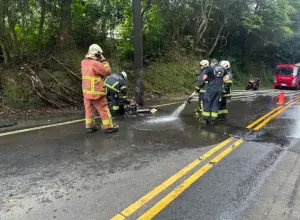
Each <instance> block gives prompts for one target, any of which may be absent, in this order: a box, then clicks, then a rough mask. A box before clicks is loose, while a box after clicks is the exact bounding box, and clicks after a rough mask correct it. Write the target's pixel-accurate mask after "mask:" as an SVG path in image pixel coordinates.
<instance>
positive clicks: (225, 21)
mask: <svg viewBox="0 0 300 220" xmlns="http://www.w3.org/2000/svg"><path fill="white" fill-rule="evenodd" d="M226 24H227V19H225V20H224V22H223V24H222V26H221V27H220V29H219V32H218V35H217V37H216V39H215V42H214V44H213V46H212V47H211V49H210V51H209V52H208V54H207V56H210V55H211V54H212V53H213V52H214V50H215V48H216V46H217V44H218V41H219V39H220V35H221V33H222V31H223V29H224V27H225V25H226Z"/></svg>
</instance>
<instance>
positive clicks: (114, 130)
mask: <svg viewBox="0 0 300 220" xmlns="http://www.w3.org/2000/svg"><path fill="white" fill-rule="evenodd" d="M118 131H119V126H118V125H115V126H114V127H112V128H108V129H105V132H106V133H107V134H110V133H114V132H118Z"/></svg>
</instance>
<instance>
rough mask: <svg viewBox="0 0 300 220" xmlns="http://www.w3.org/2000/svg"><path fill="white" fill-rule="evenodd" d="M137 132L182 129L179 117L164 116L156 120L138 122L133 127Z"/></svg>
mask: <svg viewBox="0 0 300 220" xmlns="http://www.w3.org/2000/svg"><path fill="white" fill-rule="evenodd" d="M134 127H135V128H136V129H138V130H145V131H162V130H173V129H175V130H182V129H183V128H184V126H183V124H182V122H181V120H180V118H179V117H177V118H176V117H172V116H165V117H158V118H149V119H148V120H145V121H142V122H139V123H137V124H135V126H134Z"/></svg>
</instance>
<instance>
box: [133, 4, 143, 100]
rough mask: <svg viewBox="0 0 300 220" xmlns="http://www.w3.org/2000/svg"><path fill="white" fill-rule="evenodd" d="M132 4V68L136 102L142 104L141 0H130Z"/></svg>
mask: <svg viewBox="0 0 300 220" xmlns="http://www.w3.org/2000/svg"><path fill="white" fill-rule="evenodd" d="M132 5H133V32H134V70H135V77H136V84H135V92H136V94H135V99H136V102H137V104H139V105H141V106H143V105H144V99H143V95H144V89H143V37H142V14H141V10H142V3H141V0H132Z"/></svg>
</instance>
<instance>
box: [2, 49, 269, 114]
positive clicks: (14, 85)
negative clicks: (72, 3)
mask: <svg viewBox="0 0 300 220" xmlns="http://www.w3.org/2000/svg"><path fill="white" fill-rule="evenodd" d="M85 53H86V51H73V52H72V51H71V52H68V53H67V54H64V55H61V56H59V57H58V58H59V60H61V61H62V62H63V63H64V64H66V65H67V66H68V67H69V68H71V69H72V70H73V71H74V72H75V73H78V74H80V62H81V60H82V59H83V58H84V56H85ZM107 59H108V61H109V62H110V64H111V67H112V71H113V72H120V71H122V70H125V71H126V72H127V73H128V88H129V96H133V94H134V90H135V89H134V88H135V77H134V71H133V70H132V63H129V62H127V63H124V62H123V63H121V62H120V61H119V60H117V59H114V58H113V57H112V58H109V57H108V58H107ZM47 69H48V70H52V71H51V72H52V73H53V75H55V76H56V77H57V78H58V79H59V80H60V82H63V83H64V84H66V85H68V86H72V87H73V88H74V89H75V88H76V89H78V90H80V89H81V88H80V87H81V86H80V82H79V83H78V85H77V84H76V85H74V82H73V81H72V80H70V78H69V76H68V74H67V73H66V72H65V71H64V70H62V68H61V67H60V66H59V65H57V63H55V62H53V64H50V65H49V68H47ZM199 71H200V70H199V61H198V60H197V59H193V58H182V59H180V60H179V61H178V60H177V61H176V60H173V61H169V62H156V63H153V64H151V65H150V66H148V67H147V68H145V69H144V88H145V95H147V96H148V95H152V94H154V95H156V94H159V96H180V95H184V94H185V93H186V92H188V93H191V92H192V91H193V90H194V87H195V84H196V82H197V76H196V75H198V74H199ZM250 74H252V75H253V76H256V77H259V78H260V79H261V80H262V84H261V88H271V86H272V79H273V74H272V70H271V69H270V68H268V67H266V66H264V65H262V64H250V65H249V72H248V73H244V72H241V71H239V69H238V68H237V67H236V66H235V65H234V64H233V83H234V85H233V89H245V87H246V85H247V83H248V77H249V75H250ZM39 75H40V77H41V79H42V80H43V82H46V83H47V85H49V86H51V87H52V88H55V86H56V85H55V82H53V80H51V79H50V78H49V76H48V75H45V74H44V73H42V72H39ZM1 81H2V86H3V94H4V99H3V100H2V103H3V104H4V105H6V106H8V107H12V108H18V109H27V108H38V107H42V106H45V103H44V102H43V101H41V100H40V99H39V97H37V95H36V94H35V92H33V91H32V89H31V86H30V82H29V81H28V79H27V78H26V77H25V76H23V75H22V76H20V75H19V74H18V73H17V72H14V71H13V70H10V71H6V73H5V74H3V75H2V79H1ZM58 90H59V91H60V92H63V91H61V90H60V89H59V88H58Z"/></svg>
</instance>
